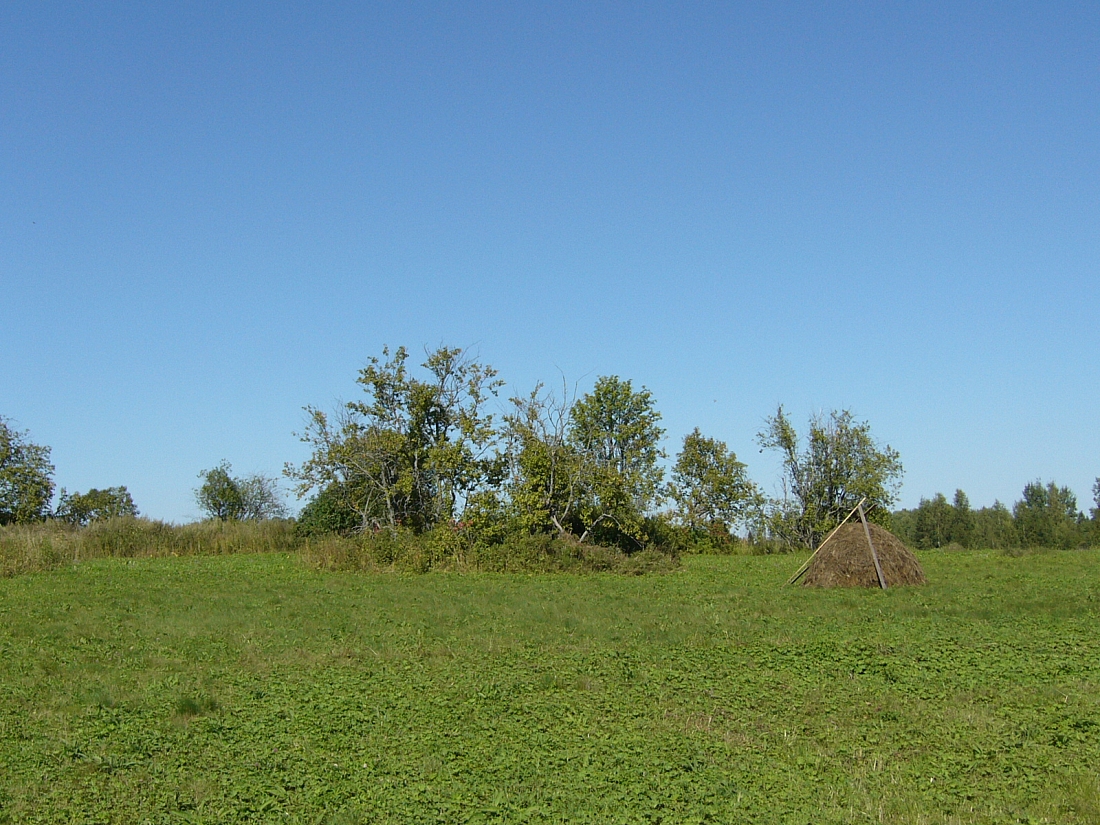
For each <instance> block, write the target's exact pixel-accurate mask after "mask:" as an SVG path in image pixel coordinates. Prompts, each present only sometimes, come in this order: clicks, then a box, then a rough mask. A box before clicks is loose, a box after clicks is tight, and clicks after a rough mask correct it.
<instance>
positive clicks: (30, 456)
mask: <svg viewBox="0 0 1100 825" xmlns="http://www.w3.org/2000/svg"><path fill="white" fill-rule="evenodd" d="M53 471H54V467H53V464H51V463H50V448H49V447H43V446H39V445H38V444H34V443H32V442H31V441H29V440H28V433H26V432H20V431H19V430H14V429H12V428H11V424H10V422H9V421H8V419H6V418H4V417H3V416H0V524H26V523H29V522H32V521H41V520H42V519H44V518H45V517H46V516H47V515H49V512H50V499H51V498H53V488H54V485H53Z"/></svg>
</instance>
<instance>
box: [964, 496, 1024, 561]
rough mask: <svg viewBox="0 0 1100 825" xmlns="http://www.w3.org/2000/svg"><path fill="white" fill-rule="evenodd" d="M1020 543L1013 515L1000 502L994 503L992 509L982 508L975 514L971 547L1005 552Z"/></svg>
mask: <svg viewBox="0 0 1100 825" xmlns="http://www.w3.org/2000/svg"><path fill="white" fill-rule="evenodd" d="M1018 543H1019V537H1018V536H1017V534H1016V523H1015V522H1014V521H1013V519H1012V513H1010V512H1009V510H1008V508H1007V507H1005V506H1004V505H1003V504H1002V503H1001V502H1000V501H994V502H993V506H992V507H982V508H981V509H979V510H975V511H974V513H973V529H972V531H971V533H970V546H971V547H987V548H990V549H993V550H1004V549H1005V548H1008V547H1015V546H1016V545H1017V544H1018Z"/></svg>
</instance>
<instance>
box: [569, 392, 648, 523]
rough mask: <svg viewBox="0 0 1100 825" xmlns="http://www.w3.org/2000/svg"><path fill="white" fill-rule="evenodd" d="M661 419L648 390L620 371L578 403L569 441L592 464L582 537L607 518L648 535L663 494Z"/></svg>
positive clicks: (585, 500)
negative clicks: (647, 528) (647, 518)
mask: <svg viewBox="0 0 1100 825" xmlns="http://www.w3.org/2000/svg"><path fill="white" fill-rule="evenodd" d="M660 420H661V414H660V413H659V412H657V409H656V405H655V403H654V401H653V395H652V394H651V393H650V392H649V390H647V389H645V388H644V387H643V388H642V389H641V390H638V391H635V390H634V388H633V386H632V385H631V382H630V381H629V380H627V381H624V380H622V379H620V378H619V377H618V376H615V375H612V376H603V377H600V378H598V379H597V380H596V386H595V387H594V388H593V389H592V392H590V393H588V394H587V395H585V396H584V397H583V398H581V399H580V400H579V401H577V403H576V404H574V405H573V408H572V410H570V423H569V441H570V443H571V444H572V445H573V447H574V448H575V450H576V451H577V453H578V455H579V456H580V458H581V460H582V461H583V462H584V463H585V464H586V465H587V467H588V468H589V474H588V479H587V480H588V485H589V486H588V490H587V493H588V495H587V496H586V498H585V499H584V500H583V506H582V508H581V519H582V521H583V523H584V525H585V529H584V533H582V535H581V540H582V541H583V540H584V539H585V538H587V536H588V535H589V534H590V533H591V532H592V530H594V529H595V528H596V527H597V526H599V525H600V524H601V523H602V522H604V521H608V522H611V523H613V524H614V525H615V526H616V527H617V528H618V530H619V531H621V532H622V533H623V534H625V535H626V536H628V537H630V538H631V539H633V540H635V541H640V540H641V539H642V538H643V535H644V530H643V527H644V520H645V516H646V514H647V513H649V512H650V511H651V510H652V509H653V508H655V507H656V506H657V505H658V504H659V503H660V499H661V487H662V484H661V482H662V481H663V478H664V471H663V469H662V468H661V466H660V464H659V463H658V462H659V460H660V459H662V458H664V453H663V452H662V451H661V448H660V441H661V437H662V436H663V435H664V430H663V429H661V427H660V425H659V422H660Z"/></svg>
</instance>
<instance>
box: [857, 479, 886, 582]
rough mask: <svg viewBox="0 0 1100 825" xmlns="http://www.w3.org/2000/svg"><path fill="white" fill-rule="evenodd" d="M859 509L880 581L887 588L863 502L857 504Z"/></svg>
mask: <svg viewBox="0 0 1100 825" xmlns="http://www.w3.org/2000/svg"><path fill="white" fill-rule="evenodd" d="M856 509H857V510H859V520H860V521H862V522H863V532H864V533H866V534H867V546H868V547H870V548H871V558H872V559H874V560H875V572H876V573H878V583H879V585H880V586H881V587H882V589H883V590H885V589H886V577H885V576H883V575H882V565H881V564H879V563H878V553H877V552H875V543H874V542H873V541H871V528H870V527H868V526H867V516H865V515H864V514H863V502H862V501H861V502H860V503H859V504H857V505H856Z"/></svg>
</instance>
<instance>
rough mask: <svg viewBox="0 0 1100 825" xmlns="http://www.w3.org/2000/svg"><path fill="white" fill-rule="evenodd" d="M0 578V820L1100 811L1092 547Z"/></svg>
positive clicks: (1001, 818)
mask: <svg viewBox="0 0 1100 825" xmlns="http://www.w3.org/2000/svg"><path fill="white" fill-rule="evenodd" d="M164 555H165V557H160V558H102V559H94V558H93V559H90V560H84V561H81V562H80V563H79V564H75V565H74V564H72V563H66V564H62V565H60V566H58V567H57V568H56V569H54V570H49V571H46V572H33V573H27V574H25V575H19V576H14V577H10V578H5V579H0V822H2V823H9V822H10V823H37V822H57V823H61V822H65V823H142V822H150V823H234V822H242V823H243V822H249V823H253V822H271V823H276V822H279V823H359V822H362V823H367V822H371V823H374V822H379V823H398V822H409V823H413V822H415V823H424V822H440V823H450V822H533V823H544V822H545V823H550V822H562V823H565V822H568V823H577V822H593V823H597V822H598V823H616V822H624V823H658V822H664V823H689V822H722V823H727V822H761V823H773V822H774V823H829V822H835V823H852V822H890V823H987V822H988V823H1002V822H1003V823H1008V822H1031V823H1036V822H1051V823H1089V822H1100V782H1098V780H1097V774H1098V771H1097V766H1098V765H1100V626H1098V619H1100V552H1097V551H1095V550H1090V551H1069V552H1050V553H1035V554H1028V555H1021V556H1009V555H1005V554H1001V553H993V552H979V551H964V552H957V553H946V552H938V551H937V552H926V553H922V554H920V559H921V562H922V564H923V565H924V567H925V571H926V573H927V574H928V578H929V580H930V584H929V585H928V586H925V587H922V588H912V589H903V588H899V589H896V590H890V591H887V592H881V591H859V592H853V591H823V590H808V589H802V588H784V587H782V586H781V585H782V582H783V581H784V580H785V579H786V577H787V576H788V575H789V574H790V573H791V572H793V570H794V568H796V567H797V566H798V562H799V561H801V559H800V558H796V557H792V556H732V557H688V558H686V559H685V560H684V563H683V566H682V567H681V568H680V569H678V570H676V571H674V572H670V573H666V574H653V575H647V576H637V577H630V576H622V575H613V574H589V575H570V574H553V575H530V574H451V573H431V574H427V575H408V574H397V573H348V572H331V571H326V570H321V569H317V568H316V567H314V566H310V565H309V564H306V563H303V559H302V557H301V556H300V555H298V554H288V553H255V554H229V555H191V556H188V555H184V554H180V557H178V558H172V557H171V554H170V553H165V554H164Z"/></svg>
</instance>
